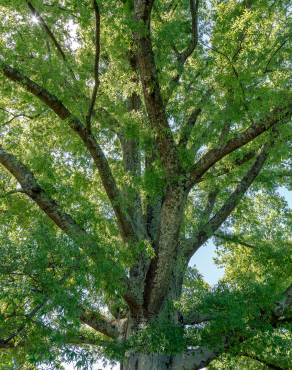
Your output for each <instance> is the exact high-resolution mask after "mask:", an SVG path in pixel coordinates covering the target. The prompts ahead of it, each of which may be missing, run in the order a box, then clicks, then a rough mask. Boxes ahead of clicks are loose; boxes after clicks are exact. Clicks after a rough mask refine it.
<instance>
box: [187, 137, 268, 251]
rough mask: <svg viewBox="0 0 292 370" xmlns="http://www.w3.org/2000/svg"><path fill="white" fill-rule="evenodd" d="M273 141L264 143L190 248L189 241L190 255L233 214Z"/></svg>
mask: <svg viewBox="0 0 292 370" xmlns="http://www.w3.org/2000/svg"><path fill="white" fill-rule="evenodd" d="M271 146H272V143H267V144H265V145H264V147H263V149H262V151H261V153H260V154H259V155H258V157H257V158H256V160H255V162H254V164H253V165H252V166H251V168H250V169H249V170H248V171H247V173H246V174H245V176H244V177H243V178H242V180H241V181H240V183H239V184H238V185H237V187H236V189H235V190H234V191H233V193H231V195H230V196H229V198H228V199H227V200H226V202H225V203H224V204H223V206H222V207H221V208H220V209H219V211H218V212H217V213H216V214H215V215H214V216H213V217H212V218H211V219H210V220H209V221H208V222H207V223H206V224H204V225H203V226H202V227H201V228H200V231H199V232H198V233H197V235H196V236H195V237H194V238H193V239H192V241H193V246H192V247H191V248H190V246H191V244H192V243H188V244H187V245H188V247H187V248H186V249H187V251H186V254H187V255H188V257H191V256H192V254H193V253H194V252H195V251H196V250H197V249H198V248H199V247H200V246H201V245H202V244H203V243H205V242H206V241H207V240H208V239H209V237H210V236H212V235H213V234H214V232H215V231H216V230H217V229H218V228H219V227H220V226H221V225H222V223H223V222H224V221H225V220H226V219H227V217H228V216H229V215H230V214H231V212H232V211H233V210H234V208H235V207H236V206H237V205H238V203H239V202H240V200H241V199H242V197H243V196H244V194H245V193H246V191H247V190H248V188H249V187H250V185H251V184H252V183H253V181H254V180H255V178H256V177H257V175H258V174H259V172H260V171H261V169H262V167H263V165H264V163H265V161H266V159H267V157H268V154H269V151H270V149H271Z"/></svg>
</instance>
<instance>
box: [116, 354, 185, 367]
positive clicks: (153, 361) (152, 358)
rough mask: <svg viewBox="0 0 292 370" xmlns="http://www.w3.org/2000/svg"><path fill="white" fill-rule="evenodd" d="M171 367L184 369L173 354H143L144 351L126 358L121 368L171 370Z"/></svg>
mask: <svg viewBox="0 0 292 370" xmlns="http://www.w3.org/2000/svg"><path fill="white" fill-rule="evenodd" d="M175 362H176V363H175ZM181 365H182V364H181ZM182 366H183V365H182ZM169 369H173V370H174V369H176V370H178V369H183V367H179V366H178V363H177V361H174V357H173V356H167V355H160V354H143V353H133V354H131V355H129V357H127V358H126V359H125V360H124V362H123V364H121V370H169Z"/></svg>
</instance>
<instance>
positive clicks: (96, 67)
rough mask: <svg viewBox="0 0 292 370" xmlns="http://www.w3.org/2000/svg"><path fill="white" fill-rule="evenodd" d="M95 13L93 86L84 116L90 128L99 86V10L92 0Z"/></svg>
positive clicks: (94, 0)
mask: <svg viewBox="0 0 292 370" xmlns="http://www.w3.org/2000/svg"><path fill="white" fill-rule="evenodd" d="M92 4H93V9H94V14H95V62H94V87H93V91H92V96H91V101H90V105H89V109H88V113H87V116H86V125H87V128H88V129H90V124H91V117H92V113H93V110H94V105H95V101H96V96H97V90H98V86H99V58H100V12H99V7H98V4H97V2H96V0H92Z"/></svg>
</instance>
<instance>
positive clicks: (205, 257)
mask: <svg viewBox="0 0 292 370" xmlns="http://www.w3.org/2000/svg"><path fill="white" fill-rule="evenodd" d="M279 194H280V195H281V196H283V197H284V198H285V199H286V201H287V203H288V206H289V208H291V209H292V191H289V190H287V189H286V188H279ZM214 257H216V247H215V246H214V244H213V243H212V242H208V243H206V244H205V245H204V246H203V247H201V248H200V249H199V250H198V251H197V252H196V253H195V254H194V256H193V257H192V259H191V261H190V265H191V266H193V265H196V267H197V269H198V270H199V272H200V273H201V274H202V275H203V277H204V279H205V280H206V281H207V282H208V283H209V284H210V285H212V286H213V285H215V284H216V283H217V282H218V281H219V279H220V278H221V277H222V276H223V275H224V269H222V268H218V266H216V265H215V263H214ZM65 368H66V370H75V369H74V366H73V364H67V365H65ZM99 369H100V370H110V369H112V370H119V365H117V366H115V367H104V366H103V365H102V363H98V364H96V366H95V367H94V370H99Z"/></svg>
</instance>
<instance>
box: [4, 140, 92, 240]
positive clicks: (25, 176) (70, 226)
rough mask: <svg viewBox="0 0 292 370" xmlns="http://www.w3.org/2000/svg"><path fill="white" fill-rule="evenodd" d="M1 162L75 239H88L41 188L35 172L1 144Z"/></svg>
mask: <svg viewBox="0 0 292 370" xmlns="http://www.w3.org/2000/svg"><path fill="white" fill-rule="evenodd" d="M0 163H1V164H2V165H3V166H4V167H5V168H6V169H7V170H8V171H9V172H10V173H11V174H12V175H13V176H14V177H15V178H16V180H17V181H18V182H19V183H20V185H21V187H22V191H23V192H24V193H26V194H27V195H28V196H29V197H30V198H31V199H32V200H33V201H34V202H35V203H37V205H38V206H39V207H40V208H41V209H42V210H43V211H44V212H45V213H46V214H47V215H48V216H49V217H50V219H51V220H53V221H54V223H55V224H56V225H57V226H59V228H60V229H62V230H63V231H64V232H65V233H66V234H68V235H69V236H70V237H72V238H73V239H76V238H78V239H80V240H81V239H84V240H86V239H88V236H87V234H86V232H85V231H84V230H83V229H82V228H81V227H80V226H79V225H78V224H76V222H75V221H74V220H73V219H72V218H71V216H69V215H68V214H67V213H65V212H63V211H62V210H61V209H60V207H59V205H58V204H57V203H56V202H55V201H54V200H53V199H51V198H50V196H49V195H48V194H47V193H46V192H45V191H44V189H42V188H41V186H40V185H39V184H38V182H37V181H36V179H35V177H34V175H33V173H32V172H31V171H30V170H29V169H28V168H27V167H26V166H25V165H24V164H22V163H21V162H20V161H19V160H17V159H16V157H15V156H14V155H13V154H10V153H8V152H6V151H5V150H4V149H3V148H2V146H0Z"/></svg>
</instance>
